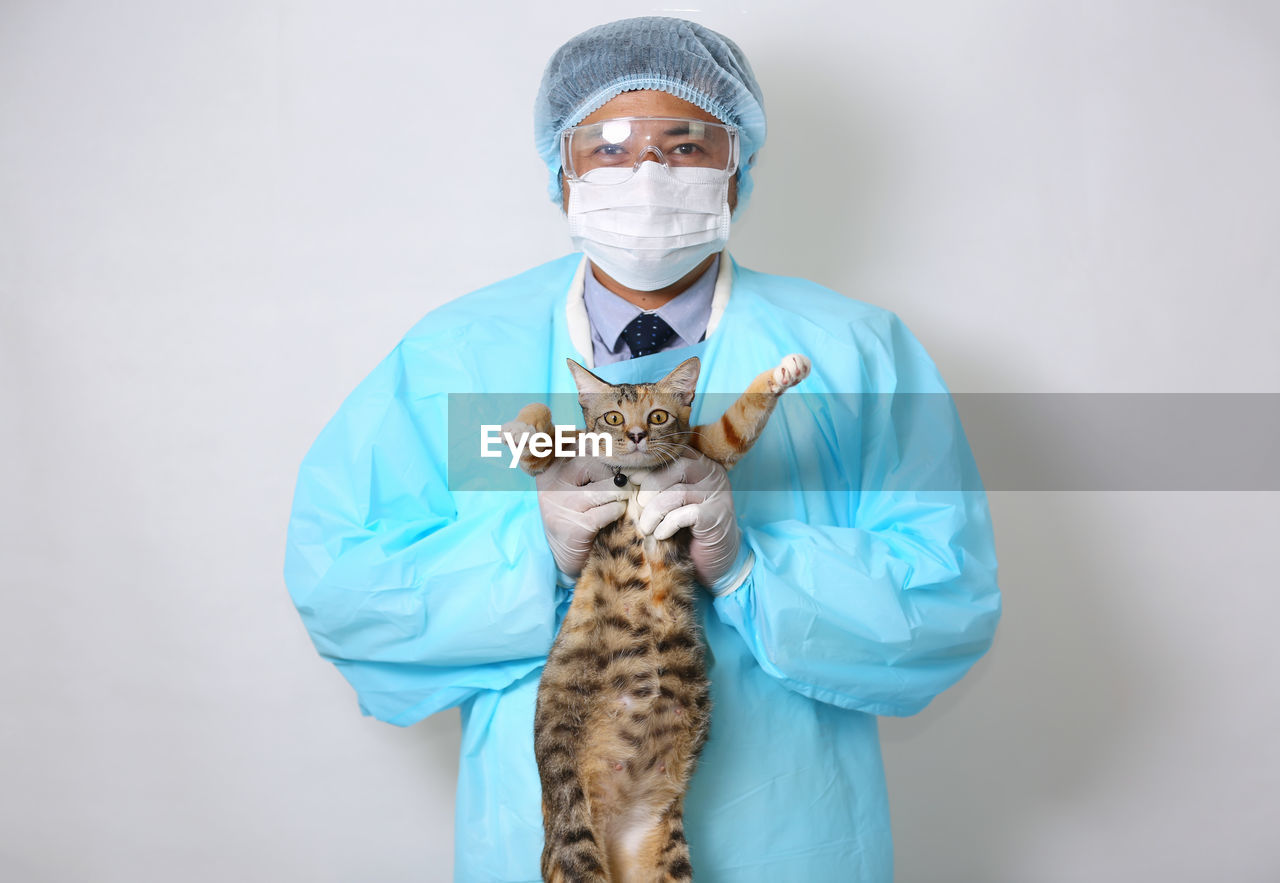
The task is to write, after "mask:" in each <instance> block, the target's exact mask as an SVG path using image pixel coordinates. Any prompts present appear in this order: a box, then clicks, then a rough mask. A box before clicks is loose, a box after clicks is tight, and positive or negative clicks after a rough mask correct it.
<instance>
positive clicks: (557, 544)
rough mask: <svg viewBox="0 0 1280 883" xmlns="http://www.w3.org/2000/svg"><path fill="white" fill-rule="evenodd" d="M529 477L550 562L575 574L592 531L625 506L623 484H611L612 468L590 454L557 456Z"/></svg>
mask: <svg viewBox="0 0 1280 883" xmlns="http://www.w3.org/2000/svg"><path fill="white" fill-rule="evenodd" d="M535 481H536V483H537V485H538V508H539V509H540V510H541V511H542V529H543V530H544V531H546V534H547V542H548V543H549V544H550V546H551V554H552V555H554V556H555V559H556V566H557V567H559V568H560V569H561V570H562V571H564V572H565V573H566V574H568V575H569V576H572V577H576V576H578V575H579V574H580V573H582V565H583V564H585V563H586V560H587V553H588V552H590V551H591V544H592V542H594V541H595V538H596V534H597V533H599V532H600V529H601V528H602V527H604V526H605V525H606V524H610V523H612V522H614V521H616V520H617V519H618V518H619V517H620V516H621V515H622V513H624V512H626V511H627V504H626V499H627V496H628V493H627V489H626V488H620V487H618V486H616V485H615V484H614V483H613V470H612V469H610V468H609V467H608V466H606V465H605V464H603V463H601V462H600V461H599V460H597V459H595V458H594V457H565V458H560V459H557V460H555V461H553V462H552V464H551V465H550V466H549V467H547V469H546V470H544V471H543V472H541V473H539V474H538V476H537V477H536V478H535Z"/></svg>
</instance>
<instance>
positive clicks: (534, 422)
mask: <svg viewBox="0 0 1280 883" xmlns="http://www.w3.org/2000/svg"><path fill="white" fill-rule="evenodd" d="M500 432H501V436H502V440H503V441H504V442H506V445H507V447H508V448H510V449H511V452H512V453H513V454H515V455H516V456H518V457H519V458H520V468H521V469H523V470H524V471H525V472H528V473H529V474H530V475H537V474H538V473H539V472H541V471H542V470H543V469H546V468H547V466H548V465H549V463H550V461H551V458H550V457H535V456H534V455H533V454H532V453H531V452H530V450H529V442H530V440H531V439H532V438H533V436H534V435H539V434H545V435H550V434H551V432H552V426H551V410H550V409H549V408H548V407H547V406H546V405H543V404H541V403H534V404H532V405H526V406H525V407H523V408H521V409H520V413H519V414H517V415H516V419H514V420H510V421H508V422H506V423H504V424H502V429H501V430H500Z"/></svg>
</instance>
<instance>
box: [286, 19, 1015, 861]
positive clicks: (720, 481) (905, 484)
mask: <svg viewBox="0 0 1280 883" xmlns="http://www.w3.org/2000/svg"><path fill="white" fill-rule="evenodd" d="M655 120H661V122H660V123H655ZM535 138H536V144H537V148H538V151H539V152H540V154H541V156H542V158H543V160H544V161H545V162H546V166H547V171H548V179H547V182H548V192H549V195H550V197H551V198H552V199H553V200H555V201H556V202H557V203H559V204H561V205H562V206H563V207H564V208H565V211H566V216H567V219H568V232H569V234H570V236H571V237H572V241H573V243H574V245H575V247H576V248H577V249H578V251H580V252H582V254H579V253H576V252H575V253H574V254H571V255H568V256H566V257H564V258H561V259H559V260H555V261H552V262H550V263H548V264H544V265H543V266H540V267H537V268H534V269H532V270H529V271H528V272H526V273H523V274H521V275H519V276H516V277H514V278H511V279H507V280H505V281H502V282H498V283H497V284H495V285H493V286H491V287H488V288H486V289H483V290H481V291H478V292H475V293H473V294H470V295H467V296H465V297H460V298H458V299H456V300H454V301H452V302H450V303H448V304H446V305H444V306H442V307H440V308H439V309H436V310H434V311H433V312H431V313H430V314H429V315H427V316H426V317H425V318H424V319H422V320H421V322H419V323H418V324H417V325H416V326H415V327H414V328H413V329H412V330H411V331H410V332H409V333H408V334H407V335H406V336H405V338H404V339H403V340H402V341H401V342H400V343H399V345H398V346H396V348H395V349H394V350H393V351H392V352H391V354H390V355H389V356H387V358H386V359H385V360H384V361H383V362H382V363H381V364H380V365H378V366H377V367H376V368H375V369H374V370H373V373H372V374H370V375H369V376H368V377H367V378H366V379H365V380H364V381H363V382H362V383H361V384H360V385H359V387H358V388H357V389H356V390H355V391H354V392H353V393H352V394H351V396H350V397H349V398H348V399H347V401H346V402H345V403H344V404H343V405H342V407H341V409H340V410H339V412H338V413H337V415H336V416H335V417H334V418H333V419H332V420H331V421H330V423H329V424H328V425H327V426H326V427H325V429H324V430H323V432H321V434H320V436H319V438H318V439H317V440H316V442H315V444H314V445H313V447H312V448H311V450H310V451H309V452H308V454H307V455H306V458H305V460H304V462H303V464H302V468H301V470H300V474H299V477H298V485H297V491H296V494H295V498H294V507H293V513H292V518H291V521H290V524H289V537H288V551H287V557H286V565H285V576H286V580H287V583H288V586H289V590H290V592H291V594H292V597H293V600H294V602H295V604H296V605H297V608H298V611H299V613H300V614H301V615H302V618H303V620H304V622H305V623H306V626H307V628H308V630H309V631H310V634H311V636H312V638H313V640H314V642H315V645H316V648H317V649H318V650H319V652H320V653H321V655H322V656H324V657H325V658H327V659H329V660H330V661H332V662H333V663H334V664H335V665H336V666H337V667H338V669H339V670H340V671H341V672H342V674H343V675H344V676H345V677H346V678H347V680H348V681H349V682H350V683H351V685H352V686H353V687H354V688H355V690H356V692H357V695H358V697H359V701H360V707H361V709H362V710H363V711H364V712H365V713H366V714H370V715H374V716H376V717H378V718H380V719H382V720H385V721H389V722H391V723H393V724H397V725H400V726H408V725H409V724H412V723H414V722H416V721H419V720H421V719H423V718H424V717H426V716H427V715H430V714H433V713H435V712H437V711H441V710H443V709H446V708H451V707H453V706H458V707H460V709H461V719H462V757H461V763H460V770H459V783H458V793H457V807H456V819H455V824H456V832H457V833H456V866H455V875H456V878H457V879H458V880H463V881H473V880H474V881H482V880H483V881H492V880H501V881H532V880H536V879H538V858H539V852H540V849H541V841H542V823H541V812H540V805H539V804H540V791H539V784H538V777H537V770H536V768H535V764H534V757H533V741H532V727H533V709H534V697H535V693H536V690H537V686H538V677H539V673H540V671H541V667H542V664H543V662H544V660H545V657H546V653H547V650H548V649H549V647H550V646H551V642H552V639H553V638H554V636H555V633H556V628H557V624H558V619H559V617H560V616H562V615H563V612H564V610H565V609H566V606H567V603H568V599H569V596H570V593H571V592H572V587H573V582H574V578H575V577H576V575H577V573H578V571H579V570H580V568H581V565H582V561H583V559H584V557H585V555H586V551H587V549H588V548H589V546H590V543H591V540H592V538H593V537H594V535H595V532H596V531H597V530H599V528H600V527H601V526H602V525H603V524H607V523H609V521H611V520H612V519H614V518H616V517H618V515H619V514H620V513H621V511H622V505H621V503H619V502H618V496H617V494H616V493H615V491H616V489H615V488H614V487H613V483H612V481H611V480H610V479H611V477H612V476H611V473H610V472H609V471H608V470H607V469H603V468H602V467H596V466H594V465H593V464H592V463H591V462H589V461H587V460H582V461H571V462H570V464H568V465H565V466H562V467H558V468H555V469H553V470H550V471H549V472H548V473H546V474H544V476H541V477H540V478H539V482H538V488H537V493H534V492H533V491H532V489H531V486H532V480H530V479H527V478H523V479H522V480H523V481H525V482H526V483H527V484H528V485H529V486H530V489H528V490H523V491H489V492H486V491H484V490H478V489H467V490H462V489H461V486H460V485H459V484H458V479H457V478H456V476H455V478H454V481H452V482H451V473H450V457H455V458H456V457H457V456H459V455H458V450H459V448H458V447H457V446H456V445H455V446H452V447H451V445H450V434H449V429H448V427H449V425H450V422H449V421H450V411H449V398H450V394H451V393H454V394H459V393H461V394H466V393H487V394H492V393H513V394H514V393H519V394H524V398H523V399H522V400H521V404H524V403H527V401H530V400H536V397H542V398H543V399H546V398H547V397H549V396H551V395H552V394H556V393H561V394H567V395H568V394H572V393H573V392H574V386H573V381H572V378H571V377H570V374H569V372H568V370H566V366H565V359H566V357H571V358H573V359H575V360H577V361H579V362H581V363H582V364H584V365H587V366H588V367H590V368H592V370H593V371H595V372H596V373H597V374H599V376H601V377H602V378H603V379H605V380H607V381H609V382H611V383H618V382H641V381H649V380H654V379H657V378H659V377H661V376H663V375H664V374H665V373H666V372H668V371H669V370H670V369H671V368H672V367H674V366H675V365H676V364H677V363H679V362H680V361H683V360H684V359H686V358H688V357H689V356H691V355H697V356H699V357H700V358H701V360H702V376H701V379H700V381H699V384H698V398H697V399H696V400H695V412H694V419H695V421H696V420H698V419H699V418H701V419H702V420H707V419H714V418H715V417H716V416H717V414H718V411H715V410H713V408H714V407H719V408H721V409H722V408H723V406H724V403H725V402H727V401H728V396H724V397H721V398H720V399H719V400H718V405H716V406H713V405H707V409H708V410H707V411H705V412H704V413H701V414H700V412H699V411H698V410H697V408H698V407H699V405H700V404H701V403H702V402H703V401H704V400H706V399H707V397H708V394H711V393H725V394H732V395H736V394H737V393H739V392H741V391H742V390H743V389H744V388H745V387H746V385H747V383H749V382H750V380H751V379H752V378H753V377H754V376H756V374H758V373H759V372H760V371H762V370H764V369H766V368H768V367H771V366H773V365H776V364H778V363H779V361H780V359H782V357H784V356H785V355H787V354H789V353H802V354H805V355H807V356H808V357H809V358H810V359H811V360H812V363H813V370H812V374H811V375H810V376H809V377H808V378H807V379H806V380H805V381H804V382H803V383H802V384H801V385H800V386H799V387H797V389H795V390H793V391H791V392H789V393H787V394H786V395H784V396H783V398H782V401H781V402H780V404H779V406H778V410H777V412H776V414H775V416H774V418H773V420H772V422H771V423H770V425H769V426H768V427H767V429H766V431H765V433H764V435H763V436H762V437H761V439H760V441H759V442H758V443H757V445H756V448H755V449H754V450H753V451H752V452H751V453H750V454H748V455H747V457H746V458H745V459H744V461H743V463H742V464H741V465H740V466H738V467H736V468H735V470H734V471H733V473H731V475H732V480H730V479H729V478H728V477H727V476H726V474H725V472H724V470H723V469H722V468H721V467H720V466H719V465H717V464H714V463H711V462H710V461H708V460H705V459H704V458H697V459H689V460H685V461H682V462H681V463H678V464H676V465H675V466H673V467H669V468H668V469H667V470H666V471H665V472H657V473H654V474H653V475H652V476H651V477H650V488H651V489H652V490H653V491H654V492H655V493H656V494H657V496H655V497H654V499H653V501H652V502H651V504H650V506H649V507H648V508H646V515H647V516H648V517H649V518H650V519H651V521H650V526H653V525H655V524H657V525H659V529H664V530H674V529H676V528H677V527H681V526H687V527H689V528H691V531H692V535H693V541H692V553H693V555H694V559H695V564H696V565H697V569H698V575H699V580H700V582H702V584H703V585H704V586H705V588H706V592H705V593H704V594H703V596H702V597H701V600H700V604H699V607H700V614H701V616H702V620H703V623H704V627H705V633H706V642H707V649H708V654H707V660H708V667H709V674H710V678H711V683H712V699H713V712H712V725H711V738H710V741H709V742H708V744H707V746H706V749H705V751H704V752H703V755H702V758H701V761H700V764H699V767H698V770H697V773H696V774H695V776H694V778H693V782H692V785H691V787H690V791H689V794H688V799H687V801H686V806H685V825H686V836H687V839H688V842H689V844H690V851H691V855H692V863H693V871H694V877H695V879H697V880H699V881H708V883H710V881H725V883H753V881H761V883H765V881H767V883H776V881H790V880H806V881H877V883H887V881H890V880H891V879H892V877H893V852H892V842H891V839H890V832H889V807H888V801H887V797H886V793H885V777H884V770H883V767H882V764H881V756H880V746H879V739H878V735H877V728H876V716H877V715H909V714H914V713H915V712H917V711H919V710H920V709H922V708H924V707H925V706H926V705H927V704H928V703H929V701H930V700H931V699H933V697H935V696H936V695H938V694H939V693H940V692H942V691H943V690H945V689H947V688H948V687H950V686H951V685H952V684H954V683H956V681H958V680H959V679H960V678H961V677H962V676H963V675H964V674H965V672H966V671H967V670H968V669H969V668H970V666H972V665H973V663H974V662H975V661H976V660H977V659H978V658H979V657H981V656H982V654H983V653H984V652H985V651H986V650H987V648H988V646H989V645H990V642H991V640H992V636H993V633H994V631H995V628H996V623H997V621H998V619H999V616H1000V597H999V591H998V588H997V584H996V558H995V551H994V545H993V540H992V533H991V524H990V521H989V518H988V510H987V502H986V497H985V495H984V494H983V492H982V489H981V483H980V480H979V478H978V475H977V470H976V467H975V465H974V461H973V458H972V456H971V454H970V450H969V447H968V444H967V442H966V440H965V436H964V432H963V430H962V428H961V426H960V424H959V421H958V419H957V417H956V414H955V409H954V406H953V405H952V403H951V400H950V397H949V396H948V395H947V390H946V386H945V385H944V383H943V381H942V379H941V377H940V376H939V374H938V371H937V369H936V368H935V367H934V364H933V362H932V361H931V360H930V358H929V356H928V354H927V353H926V352H925V351H924V349H923V348H922V347H921V345H920V343H919V342H918V341H917V340H916V339H915V337H913V336H912V334H911V333H910V332H909V331H908V330H907V328H906V327H905V326H904V325H903V323H902V322H901V321H900V320H899V319H898V318H897V317H896V316H895V315H894V314H893V313H891V312H888V311H886V310H884V309H881V308H878V307H875V306H872V305H869V304H865V303H861V302H859V301H856V300H853V299H850V298H847V297H844V296H842V295H839V294H836V293H834V292H831V291H828V290H826V289H824V288H822V287H821V286H819V285H816V284H814V283H811V282H807V281H804V280H803V279H797V278H790V277H780V276H770V275H766V274H762V273H757V272H753V271H751V270H749V269H747V268H745V267H742V266H740V265H738V264H737V263H736V262H735V261H734V260H733V259H732V258H731V257H730V255H729V254H728V252H726V251H725V250H724V249H725V245H726V241H727V239H728V236H729V227H730V218H731V217H732V216H733V215H735V214H737V213H740V212H741V211H742V210H743V208H744V206H745V204H746V203H747V202H748V200H749V197H750V194H751V190H752V187H753V184H754V181H753V176H752V167H753V165H754V163H755V159H756V156H757V154H758V152H759V150H760V148H761V146H762V145H763V143H764V139H765V113H764V105H763V99H762V95H761V90H760V87H759V85H758V84H757V83H756V80H755V77H754V75H753V74H752V71H751V68H750V66H749V65H748V63H747V60H746V58H745V57H744V56H743V54H742V52H741V50H739V49H738V47H737V46H736V45H734V44H733V43H732V42H730V41H729V40H727V39H725V38H724V37H722V36H720V35H719V34H716V33H715V32H713V31H710V30H708V29H706V28H704V27H701V26H699V25H697V24H693V23H691V22H686V21H682V20H678V19H671V18H640V19H630V20H626V21H620V22H614V23H612V24H608V25H603V26H600V27H597V28H593V29H591V30H589V31H587V32H585V33H583V34H581V35H579V36H578V37H575V38H574V39H573V40H571V41H570V42H569V43H567V44H566V45H565V46H563V47H561V49H560V50H558V51H557V52H556V53H555V55H554V57H553V58H552V59H551V62H550V63H549V65H548V66H547V68H546V72H545V74H544V76H543V80H542V84H541V88H540V89H539V90H538V94H537V100H536V105H535ZM601 169H603V170H604V171H603V172H601V171H600V170H601ZM529 396H533V397H535V399H530V398H529ZM458 400H460V401H461V400H464V399H462V398H459V399H458ZM455 416H456V415H455ZM455 422H456V420H455ZM453 428H454V429H457V427H456V426H455V427H453ZM753 464H754V467H753ZM753 468H754V471H753ZM730 484H732V485H733V486H734V490H732V491H731V490H730V489H729V486H730Z"/></svg>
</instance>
